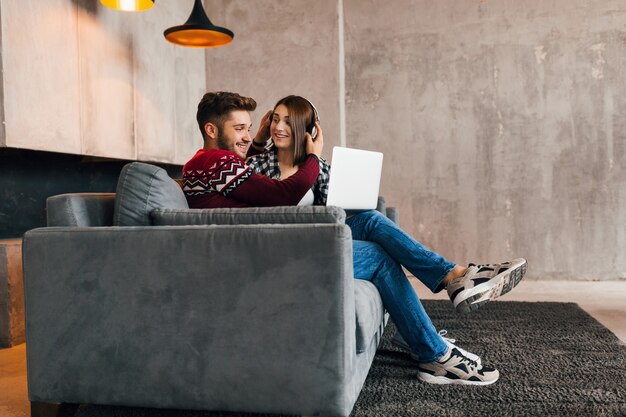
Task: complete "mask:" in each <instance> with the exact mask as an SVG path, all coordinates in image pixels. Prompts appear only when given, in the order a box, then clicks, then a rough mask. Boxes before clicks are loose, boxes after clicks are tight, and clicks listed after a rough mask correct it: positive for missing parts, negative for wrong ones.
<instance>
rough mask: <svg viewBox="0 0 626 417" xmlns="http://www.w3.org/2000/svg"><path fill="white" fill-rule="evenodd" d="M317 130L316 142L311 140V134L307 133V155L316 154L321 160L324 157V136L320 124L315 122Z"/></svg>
mask: <svg viewBox="0 0 626 417" xmlns="http://www.w3.org/2000/svg"><path fill="white" fill-rule="evenodd" d="M315 129H317V136H315V140H313V139H312V138H311V135H310V134H309V132H307V133H306V154H307V155H310V154H315V155H317V157H318V158H320V157H321V156H322V149H324V134H323V133H322V127H321V126H320V124H319V123H318V122H315Z"/></svg>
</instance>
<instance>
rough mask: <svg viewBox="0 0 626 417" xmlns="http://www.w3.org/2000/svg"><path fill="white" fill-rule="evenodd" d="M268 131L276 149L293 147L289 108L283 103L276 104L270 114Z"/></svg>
mask: <svg viewBox="0 0 626 417" xmlns="http://www.w3.org/2000/svg"><path fill="white" fill-rule="evenodd" d="M270 132H271V134H272V139H273V141H274V146H276V147H277V148H278V149H294V142H293V135H292V134H291V124H290V121H289V110H287V107H286V106H285V105H284V104H280V105H278V106H277V107H276V108H275V109H274V114H272V124H271V125H270Z"/></svg>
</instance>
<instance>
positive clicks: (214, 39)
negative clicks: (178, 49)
mask: <svg viewBox="0 0 626 417" xmlns="http://www.w3.org/2000/svg"><path fill="white" fill-rule="evenodd" d="M163 35H164V36H165V39H167V40H168V41H170V42H172V43H174V44H176V45H181V46H187V47H190V48H217V47H219V46H223V45H227V44H229V43H231V42H232V41H233V37H234V36H235V34H234V33H233V32H231V31H230V30H228V29H226V28H222V27H219V26H215V25H214V24H213V23H211V21H210V20H209V18H208V17H207V15H206V12H205V11H204V7H202V1H201V0H195V3H194V5H193V10H192V11H191V15H190V16H189V19H187V21H186V22H185V24H183V25H180V26H173V27H171V28H169V29H167V30H166V31H165V32H163Z"/></svg>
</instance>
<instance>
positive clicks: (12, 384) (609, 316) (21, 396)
mask: <svg viewBox="0 0 626 417" xmlns="http://www.w3.org/2000/svg"><path fill="white" fill-rule="evenodd" d="M412 283H413V286H414V287H415V289H416V290H417V292H418V294H419V295H420V298H422V299H446V298H447V297H446V294H445V292H442V293H440V294H437V295H433V294H431V293H430V292H429V291H428V290H427V289H426V288H425V287H424V286H423V285H421V284H420V283H419V282H417V281H415V280H412ZM502 300H503V301H562V302H575V303H578V305H580V306H581V307H582V308H583V309H584V310H585V311H587V312H588V313H589V314H591V315H592V316H593V317H595V318H596V319H597V320H598V321H599V322H600V323H602V324H603V325H604V326H606V327H607V328H609V329H610V330H611V331H612V332H613V333H615V335H617V337H619V338H620V339H621V340H622V342H624V343H626V281H609V282H563V281H522V283H520V285H519V286H518V287H517V288H515V290H514V291H512V292H511V293H509V294H507V295H506V296H504V297H503V299H502ZM29 415H30V408H29V403H28V399H27V392H26V345H25V344H22V345H19V346H16V347H13V348H10V349H0V416H2V417H27V416H29Z"/></svg>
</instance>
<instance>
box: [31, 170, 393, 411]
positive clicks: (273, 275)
mask: <svg viewBox="0 0 626 417" xmlns="http://www.w3.org/2000/svg"><path fill="white" fill-rule="evenodd" d="M381 203H382V201H381ZM380 208H381V209H384V207H382V206H381V207H380ZM47 210H48V212H47V213H48V227H45V228H39V229H34V230H31V231H29V232H27V233H26V234H25V236H24V241H23V257H24V284H25V304H26V338H27V345H26V346H27V364H28V396H29V400H30V401H31V403H32V414H33V416H37V415H46V414H49V413H50V410H52V409H53V408H54V409H55V410H57V412H60V411H59V410H66V411H67V410H68V409H70V410H71V406H70V405H72V404H106V405H124V406H140V407H156V408H173V409H199V410H222V411H244V412H262V413H284V414H300V415H323V416H348V415H349V414H350V412H351V410H352V408H353V406H354V403H355V401H356V399H357V397H358V395H359V392H360V390H361V388H362V386H363V383H364V381H365V378H366V376H367V373H368V371H369V368H370V365H371V363H372V360H373V358H374V354H375V352H376V348H377V346H378V344H379V341H380V338H381V335H382V332H383V327H384V324H385V321H386V314H385V312H384V309H383V306H382V302H381V299H380V296H379V294H378V292H377V290H376V288H375V287H374V286H373V285H372V284H371V283H369V282H366V281H362V280H355V279H353V275H352V238H351V233H350V229H349V228H348V227H347V226H346V225H345V216H346V213H345V212H344V211H343V210H342V209H339V208H337V207H274V208H250V209H212V210H191V209H189V208H188V206H187V203H186V200H185V198H184V195H183V193H182V191H181V189H180V187H179V186H178V184H177V183H176V182H175V181H174V180H172V179H171V178H169V177H168V176H167V174H166V172H165V171H164V170H162V169H161V168H158V167H155V166H153V165H149V164H142V163H131V164H128V165H127V166H126V167H124V169H123V170H122V172H121V174H120V178H119V182H118V187H117V190H116V193H104V194H65V195H59V196H54V197H50V198H49V199H48V206H47ZM389 213H390V214H392V215H395V214H397V212H395V211H394V210H393V209H391V210H389ZM59 404H63V405H61V406H60V405H59ZM64 404H68V405H67V406H66V405H64ZM64 407H65V408H64Z"/></svg>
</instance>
